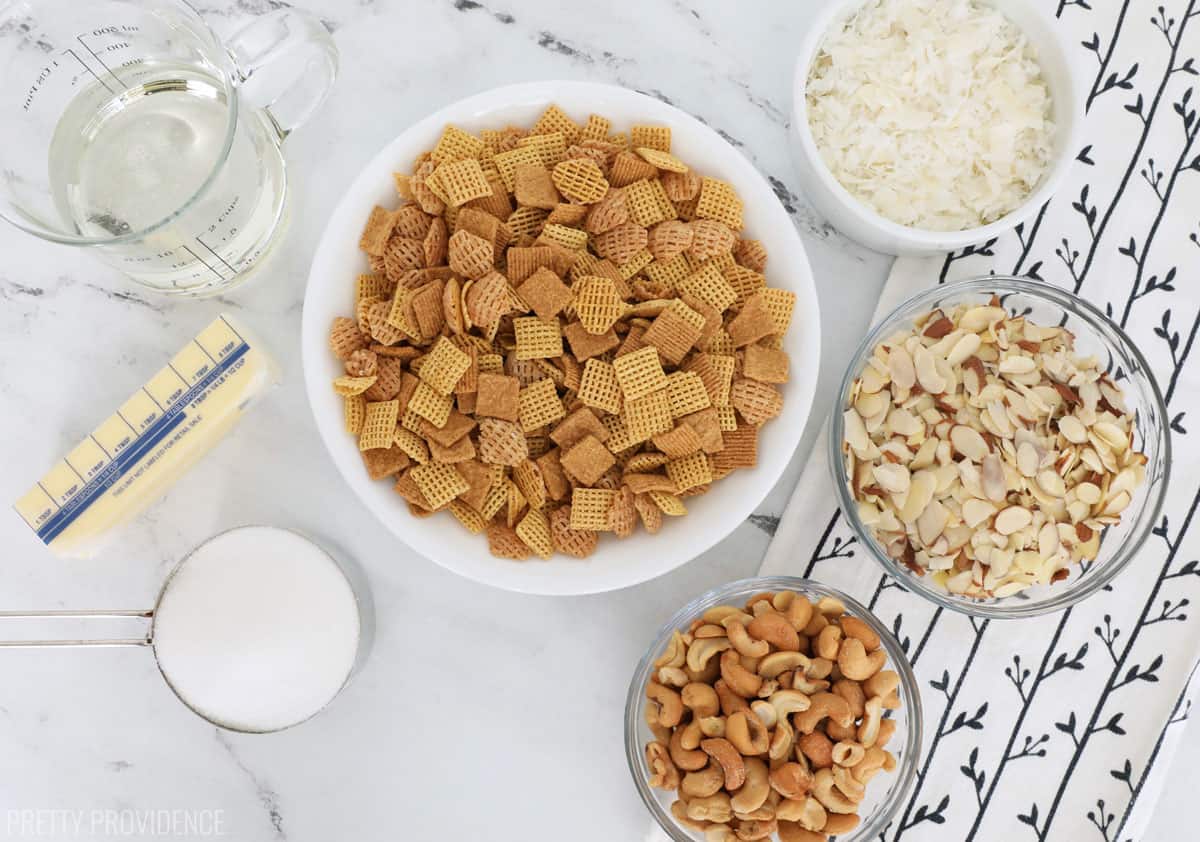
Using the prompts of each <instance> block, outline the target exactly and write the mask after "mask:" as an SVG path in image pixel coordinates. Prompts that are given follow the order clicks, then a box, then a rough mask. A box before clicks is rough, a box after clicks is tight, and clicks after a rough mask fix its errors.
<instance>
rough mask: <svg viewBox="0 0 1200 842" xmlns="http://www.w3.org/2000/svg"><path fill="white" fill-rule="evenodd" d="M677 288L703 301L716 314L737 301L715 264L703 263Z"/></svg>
mask: <svg viewBox="0 0 1200 842" xmlns="http://www.w3.org/2000/svg"><path fill="white" fill-rule="evenodd" d="M679 288H680V289H681V290H683V291H685V292H687V293H689V294H690V295H694V296H695V297H696V298H698V299H700V300H701V301H703V302H704V303H705V304H707V305H708V306H710V307H712V308H713V309H714V310H716V311H717V312H718V313H723V312H725V311H726V310H728V309H729V306H730V305H731V304H733V302H735V301H737V292H736V291H735V290H734V288H733V287H731V286H730V285H729V281H727V280H725V276H724V275H722V274H721V270H720V269H719V268H718V266H717V264H715V263H713V262H711V261H710V262H708V263H705V264H704V265H703V266H701V267H700V268H699V269H698V270H696V271H695V272H693V273H692V274H690V275H688V276H687V277H686V278H684V279H683V280H682V281H681V282H680V283H679Z"/></svg>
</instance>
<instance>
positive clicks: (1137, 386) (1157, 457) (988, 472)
mask: <svg viewBox="0 0 1200 842" xmlns="http://www.w3.org/2000/svg"><path fill="white" fill-rule="evenodd" d="M838 395H839V399H838V402H837V404H836V405H835V409H834V412H833V416H832V419H831V423H830V431H829V459H830V466H831V469H832V472H833V477H834V485H835V486H836V488H837V492H838V495H839V500H840V503H841V507H842V511H843V512H844V513H845V515H846V520H847V522H848V523H849V524H850V526H851V528H852V529H853V531H854V533H855V536H856V538H857V539H858V544H859V545H860V546H862V547H863V548H865V550H866V551H867V553H868V554H869V555H871V556H872V557H873V558H874V559H875V560H876V561H877V562H878V563H879V564H880V565H881V566H882V567H883V568H884V570H885V571H887V572H888V573H889V574H891V575H892V576H893V577H895V578H896V579H898V580H899V581H901V582H902V583H903V585H904V587H906V588H907V589H909V590H910V591H915V592H917V593H919V594H921V595H922V596H923V597H926V598H927V599H930V600H932V601H933V602H935V603H937V604H938V605H940V606H942V607H944V608H949V609H951V610H954V611H961V612H964V613H967V614H972V615H975V616H984V617H995V618H1006V617H1028V616H1035V615H1040V614H1046V613H1049V612H1052V611H1057V610H1061V609H1063V608H1065V607H1067V606H1069V605H1073V604H1074V603H1076V602H1078V601H1080V600H1082V599H1084V598H1085V597H1087V596H1089V595H1090V594H1092V593H1095V592H1096V591H1097V590H1098V589H1100V588H1102V587H1103V586H1104V585H1106V584H1107V583H1108V582H1110V581H1111V580H1112V579H1113V577H1114V576H1116V575H1117V574H1118V573H1120V572H1121V570H1123V569H1124V567H1125V565H1127V564H1128V563H1129V562H1130V561H1131V560H1132V559H1133V558H1134V556H1135V555H1136V554H1137V551H1138V549H1139V548H1140V547H1141V546H1142V544H1143V543H1144V542H1145V540H1146V538H1147V537H1148V535H1149V534H1150V531H1151V529H1152V528H1153V527H1154V525H1155V524H1157V523H1158V522H1159V519H1160V517H1161V512H1162V506H1163V500H1164V497H1165V494H1166V489H1167V479H1168V474H1169V469H1170V462H1171V456H1170V447H1171V445H1170V437H1169V432H1168V416H1167V411H1166V406H1165V404H1164V402H1163V397H1162V393H1161V392H1160V391H1159V388H1158V384H1157V383H1156V382H1155V379H1154V376H1153V374H1152V373H1151V370H1150V367H1149V364H1148V363H1147V362H1146V359H1145V358H1144V357H1143V356H1142V353H1141V351H1140V350H1139V349H1138V348H1137V346H1135V345H1134V344H1133V342H1132V341H1131V340H1130V339H1129V337H1128V336H1126V335H1125V333H1124V332H1123V331H1122V330H1121V329H1120V328H1119V327H1118V326H1117V325H1116V324H1114V323H1113V322H1112V321H1111V320H1110V319H1109V318H1108V317H1107V316H1105V315H1104V314H1103V313H1102V312H1100V311H1099V310H1098V309H1096V308H1095V307H1094V306H1092V305H1091V304H1089V303H1088V302H1087V301H1084V300H1083V299H1081V298H1080V297H1079V296H1076V295H1073V294H1072V293H1070V292H1068V291H1066V290H1063V289H1060V288H1058V287H1054V286H1051V285H1049V284H1046V283H1042V282H1040V281H1031V280H1027V279H1021V278H1013V277H1002V276H988V277H982V278H974V279H970V280H963V281H954V282H950V283H946V284H944V285H941V286H936V287H934V288H932V289H930V290H927V291H925V292H922V293H920V294H918V295H916V296H914V297H913V298H910V299H909V300H908V301H906V302H904V303H903V304H901V305H900V306H899V307H898V308H896V309H895V310H894V311H893V312H892V313H891V314H890V315H888V316H887V317H885V318H884V319H883V320H882V321H881V322H879V324H878V325H877V326H876V327H875V328H874V329H873V330H872V331H871V332H870V334H869V335H868V336H867V338H866V339H865V340H863V343H862V345H861V346H860V347H859V349H858V351H857V353H856V354H855V357H854V359H853V361H852V362H851V364H850V367H849V369H848V370H847V372H846V375H845V377H844V378H843V379H842V384H841V388H840V390H839V392H838Z"/></svg>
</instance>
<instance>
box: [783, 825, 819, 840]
mask: <svg viewBox="0 0 1200 842" xmlns="http://www.w3.org/2000/svg"><path fill="white" fill-rule="evenodd" d="M778 832H779V842H825V839H826V836H825V834H824V833H818V832H817V831H815V830H808V829H806V828H803V827H801V826H800V825H798V824H796V823H795V822H785V821H781V822H780V823H779V831H778Z"/></svg>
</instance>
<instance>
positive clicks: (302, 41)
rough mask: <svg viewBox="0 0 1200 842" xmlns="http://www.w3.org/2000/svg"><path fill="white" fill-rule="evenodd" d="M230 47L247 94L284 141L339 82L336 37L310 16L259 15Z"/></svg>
mask: <svg viewBox="0 0 1200 842" xmlns="http://www.w3.org/2000/svg"><path fill="white" fill-rule="evenodd" d="M227 43H228V48H229V54H230V56H232V58H233V61H234V63H235V65H236V66H237V72H238V75H239V77H240V81H241V83H242V93H243V95H244V96H245V97H246V98H247V100H248V101H249V102H250V103H251V104H253V105H256V106H259V107H261V108H263V109H265V110H266V112H267V113H268V114H270V115H271V119H272V120H274V121H275V125H276V127H277V128H278V129H279V132H280V134H281V135H282V136H284V137H286V136H287V135H288V133H289V132H291V131H292V129H295V128H296V127H298V126H300V125H302V124H304V123H305V122H307V121H308V118H309V117H311V116H312V115H313V112H315V111H316V110H317V109H318V108H319V107H320V106H321V103H322V102H324V101H325V97H326V96H327V95H328V93H329V90H330V88H331V87H333V81H334V79H335V78H336V77H337V69H338V53H337V47H336V46H334V43H333V38H331V37H330V35H329V32H328V30H326V29H325V25H324V24H322V23H321V22H320V21H319V20H317V19H316V18H315V17H313V16H312V15H310V14H307V13H306V12H300V11H297V10H295V9H279V10H276V11H274V12H269V13H267V14H265V15H260V16H259V17H256V18H255V19H254V20H253V21H251V22H250V23H248V24H247V25H246V26H245V27H243V28H242V29H241V30H239V31H238V32H237V34H235V35H234V36H233V37H232V38H230V39H229V40H228V42H227Z"/></svg>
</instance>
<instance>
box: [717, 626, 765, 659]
mask: <svg viewBox="0 0 1200 842" xmlns="http://www.w3.org/2000/svg"><path fill="white" fill-rule="evenodd" d="M751 622H753V621H751ZM725 631H726V632H727V633H728V635H729V642H730V643H732V644H733V648H734V649H736V650H737V651H738V652H739V653H740V654H742V655H745V656H746V657H749V658H761V657H763V656H764V655H766V654H767V653H768V652H770V651H771V644H770V643H768V642H767V641H765V640H754V639H753V638H751V637H750V635H749V634H747V633H746V627H745V626H744V625H742V624H741V622H740V621H738V620H731V621H730V622H729V625H727V626H726V627H725Z"/></svg>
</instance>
